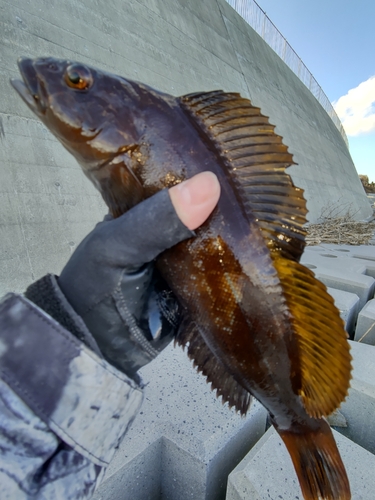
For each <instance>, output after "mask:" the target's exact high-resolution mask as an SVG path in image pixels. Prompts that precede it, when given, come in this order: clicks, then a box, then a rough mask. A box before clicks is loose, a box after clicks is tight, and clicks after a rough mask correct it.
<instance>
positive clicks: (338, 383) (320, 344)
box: [273, 257, 351, 418]
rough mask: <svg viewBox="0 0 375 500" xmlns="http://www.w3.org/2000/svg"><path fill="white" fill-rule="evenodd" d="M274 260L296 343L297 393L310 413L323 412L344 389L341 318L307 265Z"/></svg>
mask: <svg viewBox="0 0 375 500" xmlns="http://www.w3.org/2000/svg"><path fill="white" fill-rule="evenodd" d="M273 264H274V266H275V268H276V270H277V273H278V276H279V279H280V282H281V286H282V288H283V292H284V297H285V300H286V303H287V306H288V309H289V311H290V314H291V322H292V325H293V330H294V333H295V335H296V338H297V342H298V345H299V352H300V370H301V389H300V396H301V398H302V401H303V404H304V406H305V409H306V411H307V413H308V414H309V415H310V416H312V417H315V418H320V417H322V416H327V415H329V414H330V413H332V411H334V410H335V409H336V408H337V407H338V406H339V405H340V404H341V402H342V401H343V400H344V399H345V397H346V395H347V392H348V388H349V381H350V371H351V363H350V361H351V356H350V352H349V350H350V346H349V343H348V341H347V335H346V332H345V330H344V322H343V320H342V319H341V317H340V314H339V311H338V310H337V308H336V307H335V305H334V302H333V299H332V297H331V296H330V295H329V294H328V292H327V288H326V287H325V285H323V283H321V282H320V281H318V280H317V279H316V278H315V276H314V274H313V272H312V271H310V269H307V268H306V267H305V266H303V265H301V264H299V263H298V262H294V261H292V260H290V259H284V258H281V257H280V258H277V259H274V261H273Z"/></svg>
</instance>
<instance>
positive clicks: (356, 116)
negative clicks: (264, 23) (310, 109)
mask: <svg viewBox="0 0 375 500" xmlns="http://www.w3.org/2000/svg"><path fill="white" fill-rule="evenodd" d="M258 4H259V6H260V7H261V8H262V9H263V10H264V11H265V12H266V14H267V15H268V17H269V18H270V19H271V21H272V22H273V23H274V24H275V26H276V27H277V28H278V29H279V31H280V32H281V33H282V34H283V35H284V37H285V38H286V39H287V40H288V42H289V43H290V45H291V46H292V47H293V49H294V50H295V51H296V52H297V54H298V55H299V56H300V57H301V59H302V60H303V62H304V63H305V65H306V66H307V67H308V68H309V70H310V71H311V73H312V74H313V75H314V77H315V78H316V80H317V81H318V83H319V84H320V85H321V87H322V89H323V91H324V92H325V93H326V95H327V96H328V98H329V99H330V101H331V102H332V103H333V104H334V106H335V109H336V111H337V113H338V115H339V117H340V118H341V121H342V123H343V125H344V128H345V130H346V132H347V135H348V139H349V149H350V153H351V155H352V158H353V161H354V164H355V165H356V168H357V171H358V173H359V174H365V175H368V176H369V178H370V181H373V182H375V0H357V1H355V2H353V1H349V0H341V1H339V0H315V1H307V0H258Z"/></svg>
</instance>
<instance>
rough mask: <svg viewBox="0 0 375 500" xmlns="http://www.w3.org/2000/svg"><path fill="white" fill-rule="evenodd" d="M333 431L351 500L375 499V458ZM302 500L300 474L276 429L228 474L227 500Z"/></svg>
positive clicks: (263, 438) (264, 437)
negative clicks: (346, 474)
mask: <svg viewBox="0 0 375 500" xmlns="http://www.w3.org/2000/svg"><path fill="white" fill-rule="evenodd" d="M333 432H334V436H335V439H336V442H337V446H338V448H339V451H340V454H341V457H342V459H343V462H344V464H345V467H346V471H347V473H348V477H349V481H350V486H351V491H352V500H373V498H374V491H375V475H374V469H375V456H374V455H373V454H371V453H369V452H368V451H367V450H365V449H364V448H362V447H360V446H358V445H357V444H355V443H353V442H352V441H350V440H349V439H347V438H345V437H344V436H342V435H340V434H338V433H337V432H335V431H333ZM278 498H282V499H283V500H303V496H302V493H301V490H300V487H299V483H298V479H297V475H296V473H295V471H294V467H293V464H292V461H291V459H290V456H289V453H288V452H287V450H286V448H285V446H284V444H283V442H282V440H281V438H280V437H279V436H278V434H277V433H276V431H275V430H274V428H273V427H271V428H270V429H269V430H268V431H267V433H266V434H265V435H264V436H263V437H262V438H261V439H260V440H259V441H258V443H257V444H256V445H255V446H254V448H253V449H252V450H251V451H250V453H248V455H247V456H246V457H245V458H244V460H243V461H242V462H241V463H240V464H239V465H238V466H237V467H236V468H235V469H234V470H233V472H232V473H231V474H230V475H229V479H228V489H227V496H226V500H249V499H251V500H270V499H272V500H276V499H278Z"/></svg>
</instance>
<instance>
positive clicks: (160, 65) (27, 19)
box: [0, 0, 371, 294]
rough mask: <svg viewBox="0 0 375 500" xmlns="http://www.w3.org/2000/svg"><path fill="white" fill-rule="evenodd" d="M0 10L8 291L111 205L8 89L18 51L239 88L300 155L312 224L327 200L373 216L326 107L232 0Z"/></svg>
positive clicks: (160, 81)
mask: <svg viewBox="0 0 375 500" xmlns="http://www.w3.org/2000/svg"><path fill="white" fill-rule="evenodd" d="M0 9H1V10H0V12H1V17H0V23H1V24H0V26H1V31H0V33H1V34H0V50H1V59H0V84H1V89H2V92H1V94H0V123H1V126H0V131H1V132H0V206H1V226H0V227H1V229H0V231H1V232H0V239H1V245H0V261H1V266H0V294H3V293H4V292H5V291H8V290H14V291H20V290H23V289H24V287H25V286H26V285H27V284H28V283H29V282H30V281H32V280H34V279H36V278H38V277H40V276H41V275H43V274H44V273H46V272H54V273H59V272H60V270H61V268H62V266H63V264H64V263H65V261H66V260H67V258H68V257H69V255H70V254H71V251H72V250H73V249H74V248H75V246H76V245H77V243H79V241H80V240H81V239H82V238H83V237H84V236H85V234H86V233H87V232H88V231H89V230H90V229H91V228H92V227H93V225H94V224H95V223H96V222H97V221H98V220H99V219H100V218H101V217H102V216H103V214H104V213H105V211H106V210H105V207H104V205H103V203H102V202H101V200H100V198H99V196H98V194H97V193H96V191H95V190H94V188H93V187H92V186H91V185H90V184H89V183H88V181H87V180H86V179H85V178H84V177H83V175H82V173H81V172H80V170H79V168H78V166H77V165H76V164H75V162H74V160H73V159H72V158H71V157H70V156H69V155H68V154H67V153H66V152H65V151H64V149H63V148H62V146H61V145H60V144H58V143H57V141H56V140H55V139H54V138H53V137H52V136H51V135H50V134H49V132H47V131H46V130H45V129H44V127H43V126H42V125H41V124H40V123H39V122H38V121H37V120H36V119H35V116H34V115H33V114H32V113H31V111H29V110H28V108H27V107H26V105H25V104H24V103H23V102H22V101H21V99H20V98H19V97H18V96H17V95H16V93H15V91H14V90H13V89H12V88H11V86H10V84H9V78H11V77H16V76H18V70H17V66H16V60H17V58H18V57H19V56H21V55H24V56H30V57H38V56H46V55H52V56H55V57H60V58H65V59H68V58H69V59H72V60H79V61H82V62H85V63H88V64H91V65H95V66H98V67H101V68H103V69H106V70H109V71H112V72H115V73H117V74H121V75H124V76H126V77H128V78H134V79H139V80H141V81H144V82H146V83H148V84H150V85H152V86H154V87H156V88H159V89H161V90H163V91H166V92H169V93H172V94H175V95H181V94H184V93H187V92H193V91H198V90H212V89H216V88H223V89H224V90H227V91H238V92H240V93H241V94H242V95H244V96H247V97H250V98H251V99H252V100H253V102H254V104H255V105H257V106H260V107H261V108H262V110H263V112H264V113H265V114H267V115H269V117H270V121H271V123H274V124H276V125H277V132H278V133H280V134H281V135H283V136H284V138H285V143H286V144H288V145H289V147H290V151H291V152H292V153H293V154H294V155H295V161H296V162H298V166H293V167H292V168H291V169H290V172H291V174H292V176H293V178H294V180H295V182H296V183H297V184H298V185H299V186H300V187H302V188H303V189H305V191H306V197H307V199H308V207H309V209H310V214H309V216H310V219H311V220H312V221H314V220H316V219H317V218H318V217H319V216H320V214H321V211H322V209H323V208H326V207H327V206H334V207H337V205H344V207H345V209H346V208H348V207H350V208H351V209H352V210H353V212H355V213H356V216H357V217H358V218H360V219H364V218H366V217H368V216H369V215H370V213H371V209H370V205H369V201H368V199H367V198H366V196H365V194H364V191H363V188H362V185H361V183H360V181H359V179H358V176H357V174H356V171H355V169H354V166H353V163H352V160H351V158H350V155H349V152H348V150H347V148H346V146H345V143H344V141H343V139H342V137H341V136H340V134H339V132H338V131H337V129H336V127H335V126H334V124H333V123H332V121H331V120H330V118H329V117H328V115H327V114H326V112H325V111H324V110H323V108H322V107H321V106H320V105H319V104H318V102H317V101H316V100H315V98H314V97H313V96H312V94H311V93H310V92H309V91H308V90H307V89H306V87H304V85H303V84H302V83H301V82H300V81H299V79H298V78H297V77H296V76H295V75H294V74H293V73H292V71H291V70H289V68H288V67H287V66H286V65H285V64H284V63H283V62H282V61H281V59H280V58H279V57H278V56H277V55H276V54H275V53H274V52H273V51H272V50H271V49H270V48H269V47H268V45H267V44H266V43H265V42H264V41H263V40H262V39H261V38H260V37H259V36H258V35H257V34H256V33H255V32H254V31H253V30H252V29H251V28H250V27H249V26H248V25H247V24H246V23H245V21H243V20H242V18H241V17H240V16H239V15H237V13H236V12H235V11H234V10H233V9H232V8H231V7H230V6H229V5H228V4H227V3H226V2H225V0H204V1H201V0H189V1H188V2H187V1H185V0H142V1H137V0H126V1H123V0H121V1H120V0H115V1H112V2H110V3H106V2H102V3H100V2H95V3H94V4H93V3H92V2H89V1H88V0H66V1H64V2H60V1H58V0H48V1H47V0H35V1H33V2H25V1H24V0H9V1H5V0H0ZM306 63H307V64H308V61H306Z"/></svg>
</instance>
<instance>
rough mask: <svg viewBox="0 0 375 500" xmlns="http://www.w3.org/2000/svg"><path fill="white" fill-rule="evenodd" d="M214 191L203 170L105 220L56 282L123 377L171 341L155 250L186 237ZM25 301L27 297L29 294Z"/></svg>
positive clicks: (172, 324)
mask: <svg viewBox="0 0 375 500" xmlns="http://www.w3.org/2000/svg"><path fill="white" fill-rule="evenodd" d="M219 196H220V186H219V183H218V180H217V178H216V176H215V175H214V174H213V173H211V172H203V173H201V174H198V175H196V176H195V177H193V178H191V179H189V180H188V181H184V182H182V183H181V184H178V185H176V186H174V187H173V188H171V189H170V190H169V194H168V191H167V190H164V191H162V192H160V193H157V194H156V195H155V196H153V197H151V198H149V199H147V200H145V201H144V202H142V203H140V204H139V205H137V206H135V207H134V208H133V209H131V210H129V211H128V212H127V213H125V214H124V215H122V216H121V217H119V218H117V219H112V220H105V221H103V222H101V223H99V224H98V225H97V226H96V227H95V229H94V230H93V231H92V232H91V233H90V234H89V235H88V236H87V237H86V238H85V239H84V240H83V241H82V243H81V244H80V245H79V246H78V248H77V249H76V251H75V252H74V254H73V255H72V257H71V259H70V260H69V262H68V263H67V265H66V266H65V268H64V269H63V271H62V273H61V276H60V278H59V279H58V285H59V287H60V289H61V290H62V292H63V294H64V295H65V297H66V299H67V300H68V302H69V303H70V305H71V306H72V307H73V309H74V310H75V312H76V313H78V315H79V316H80V317H81V318H82V319H83V321H84V323H85V324H86V326H87V328H88V330H89V331H90V332H91V334H92V336H93V337H94V339H95V341H96V343H97V345H98V346H99V349H100V351H101V353H102V354H103V356H104V357H105V358H106V359H107V361H109V362H110V363H112V364H113V365H114V366H116V367H117V368H118V369H120V370H122V371H123V372H125V373H126V374H128V375H129V376H131V377H133V378H134V376H135V373H136V372H137V370H139V368H141V367H142V366H143V365H144V364H146V363H148V362H149V361H151V360H152V359H153V358H154V357H155V356H156V355H157V354H158V353H159V352H160V351H161V350H162V349H163V348H164V347H165V346H166V345H167V344H168V343H169V342H170V340H171V339H172V338H173V336H174V334H175V332H176V329H177V327H178V324H179V309H178V304H177V301H176V300H175V298H174V296H173V294H172V292H171V291H170V289H169V288H168V286H167V284H166V283H165V282H164V281H163V280H162V278H161V277H160V276H159V275H158V273H157V271H156V270H155V269H154V265H153V263H152V261H153V260H154V259H155V258H156V257H157V256H158V254H159V253H161V252H162V251H164V250H166V249H167V248H170V247H172V246H173V245H175V244H177V243H178V242H180V241H182V240H184V239H186V238H190V237H192V236H194V232H193V231H192V230H193V229H195V228H197V227H198V226H199V225H201V224H202V223H203V222H204V221H205V220H206V218H207V217H208V216H209V215H210V213H211V212H212V210H213V209H214V207H215V206H216V203H217V201H218V199H219ZM31 300H33V299H31Z"/></svg>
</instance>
